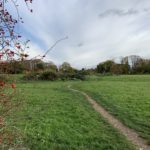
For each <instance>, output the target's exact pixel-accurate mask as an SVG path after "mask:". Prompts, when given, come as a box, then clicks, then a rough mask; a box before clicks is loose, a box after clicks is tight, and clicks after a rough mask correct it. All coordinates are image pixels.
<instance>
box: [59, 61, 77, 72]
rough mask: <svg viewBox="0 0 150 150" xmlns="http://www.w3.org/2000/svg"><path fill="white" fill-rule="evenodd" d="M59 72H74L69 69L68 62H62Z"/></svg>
mask: <svg viewBox="0 0 150 150" xmlns="http://www.w3.org/2000/svg"><path fill="white" fill-rule="evenodd" d="M59 71H60V72H63V73H73V72H74V71H75V70H74V69H73V68H72V67H71V65H70V64H69V63H68V62H64V63H62V65H61V66H60V67H59Z"/></svg>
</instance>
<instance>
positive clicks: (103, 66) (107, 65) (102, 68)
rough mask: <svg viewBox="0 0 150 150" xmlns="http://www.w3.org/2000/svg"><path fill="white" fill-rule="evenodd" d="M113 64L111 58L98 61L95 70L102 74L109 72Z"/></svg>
mask: <svg viewBox="0 0 150 150" xmlns="http://www.w3.org/2000/svg"><path fill="white" fill-rule="evenodd" d="M114 64H115V63H114V61H112V60H107V61H105V62H103V63H100V64H98V65H97V72H98V73H103V74H105V73H110V72H111V68H112V66H113V65H114Z"/></svg>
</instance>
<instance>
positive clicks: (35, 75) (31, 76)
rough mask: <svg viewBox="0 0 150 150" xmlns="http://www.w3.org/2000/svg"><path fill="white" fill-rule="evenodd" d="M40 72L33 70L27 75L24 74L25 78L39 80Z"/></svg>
mask: <svg viewBox="0 0 150 150" xmlns="http://www.w3.org/2000/svg"><path fill="white" fill-rule="evenodd" d="M39 76H40V75H39V73H35V72H31V73H28V74H26V75H24V77H23V79H24V80H38V79H39Z"/></svg>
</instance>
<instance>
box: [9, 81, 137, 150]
mask: <svg viewBox="0 0 150 150" xmlns="http://www.w3.org/2000/svg"><path fill="white" fill-rule="evenodd" d="M85 83H86V82H85ZM85 83H84V84H85ZM68 84H70V82H67V83H66V82H65V83H64V82H60V81H59V82H30V83H20V84H18V85H17V88H18V89H22V90H23V92H24V97H25V103H24V107H23V109H22V110H20V111H19V112H14V113H13V116H12V118H11V120H10V124H11V123H12V124H15V126H16V128H17V129H18V130H20V132H21V133H22V134H23V135H24V140H25V145H26V147H29V148H30V149H31V150H133V149H134V148H133V146H132V145H131V144H130V143H128V142H127V140H126V139H125V137H124V136H122V135H121V134H120V133H119V132H118V131H116V130H115V129H114V128H112V126H110V125H109V124H108V123H107V122H106V121H105V120H104V119H103V118H102V117H101V116H100V115H99V114H98V113H97V112H95V111H94V110H93V108H92V106H91V105H90V104H89V103H88V102H87V101H86V100H85V98H84V97H83V96H82V95H80V94H78V93H74V92H72V91H69V90H68V88H67V85H68Z"/></svg>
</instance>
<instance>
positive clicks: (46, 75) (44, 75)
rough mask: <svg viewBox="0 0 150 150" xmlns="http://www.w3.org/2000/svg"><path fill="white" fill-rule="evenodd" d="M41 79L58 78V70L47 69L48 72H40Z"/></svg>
mask: <svg viewBox="0 0 150 150" xmlns="http://www.w3.org/2000/svg"><path fill="white" fill-rule="evenodd" d="M39 79H41V80H50V81H54V80H57V79H58V75H57V73H56V72H53V71H46V72H43V73H42V74H40V76H39Z"/></svg>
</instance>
